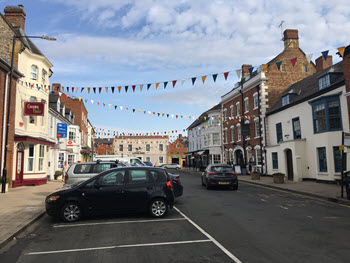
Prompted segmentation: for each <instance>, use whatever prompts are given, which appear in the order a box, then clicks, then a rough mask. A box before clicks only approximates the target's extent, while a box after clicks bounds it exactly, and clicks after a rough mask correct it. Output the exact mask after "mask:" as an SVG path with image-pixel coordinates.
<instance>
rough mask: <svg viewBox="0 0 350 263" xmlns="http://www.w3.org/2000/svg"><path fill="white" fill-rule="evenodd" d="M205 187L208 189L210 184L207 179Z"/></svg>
mask: <svg viewBox="0 0 350 263" xmlns="http://www.w3.org/2000/svg"><path fill="white" fill-rule="evenodd" d="M205 186H206V188H207V190H210V185H209V182H208V180H207V183H206V185H205Z"/></svg>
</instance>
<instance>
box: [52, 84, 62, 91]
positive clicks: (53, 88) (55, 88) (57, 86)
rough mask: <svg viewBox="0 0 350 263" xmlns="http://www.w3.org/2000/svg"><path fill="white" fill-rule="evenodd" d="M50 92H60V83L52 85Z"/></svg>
mask: <svg viewBox="0 0 350 263" xmlns="http://www.w3.org/2000/svg"><path fill="white" fill-rule="evenodd" d="M52 90H53V91H54V92H57V93H58V92H60V91H61V84H60V83H52Z"/></svg>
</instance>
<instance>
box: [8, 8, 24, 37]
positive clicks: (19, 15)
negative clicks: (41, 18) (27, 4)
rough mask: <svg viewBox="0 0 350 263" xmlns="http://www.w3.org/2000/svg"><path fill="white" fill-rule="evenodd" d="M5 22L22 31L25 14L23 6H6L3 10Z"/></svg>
mask: <svg viewBox="0 0 350 263" xmlns="http://www.w3.org/2000/svg"><path fill="white" fill-rule="evenodd" d="M4 13H5V18H6V20H7V21H8V22H9V23H10V24H12V25H13V26H15V27H20V28H22V30H23V31H24V26H25V22H26V12H25V11H24V9H23V5H18V6H7V7H5V9H4Z"/></svg>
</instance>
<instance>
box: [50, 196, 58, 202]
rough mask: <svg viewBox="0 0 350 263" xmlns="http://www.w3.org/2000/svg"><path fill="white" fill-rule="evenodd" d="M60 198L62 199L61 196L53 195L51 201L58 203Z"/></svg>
mask: <svg viewBox="0 0 350 263" xmlns="http://www.w3.org/2000/svg"><path fill="white" fill-rule="evenodd" d="M58 198H60V196H59V195H52V196H50V197H49V201H56V200H57V199H58Z"/></svg>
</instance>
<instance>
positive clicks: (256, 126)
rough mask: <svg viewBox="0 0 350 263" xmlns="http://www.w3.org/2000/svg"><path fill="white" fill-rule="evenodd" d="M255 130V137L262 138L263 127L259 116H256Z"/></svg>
mask: <svg viewBox="0 0 350 263" xmlns="http://www.w3.org/2000/svg"><path fill="white" fill-rule="evenodd" d="M256 124H258V125H256ZM257 128H258V129H257ZM254 131H255V138H260V137H261V128H260V120H259V118H256V119H255V120H254ZM257 131H258V132H257Z"/></svg>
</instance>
